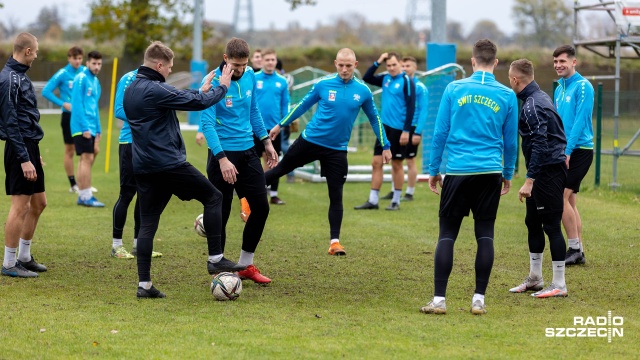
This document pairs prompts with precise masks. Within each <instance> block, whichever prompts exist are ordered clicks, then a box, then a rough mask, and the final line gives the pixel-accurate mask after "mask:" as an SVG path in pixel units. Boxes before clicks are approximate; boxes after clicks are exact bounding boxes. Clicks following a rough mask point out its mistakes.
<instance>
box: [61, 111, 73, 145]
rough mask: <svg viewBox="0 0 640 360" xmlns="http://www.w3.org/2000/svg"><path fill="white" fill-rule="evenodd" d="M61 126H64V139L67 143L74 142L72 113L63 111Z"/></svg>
mask: <svg viewBox="0 0 640 360" xmlns="http://www.w3.org/2000/svg"><path fill="white" fill-rule="evenodd" d="M60 126H61V127H62V139H63V140H64V143H65V144H67V145H72V144H73V136H71V113H70V112H66V111H63V112H62V116H61V117H60Z"/></svg>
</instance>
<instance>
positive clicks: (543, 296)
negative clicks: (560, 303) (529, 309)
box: [531, 291, 569, 299]
mask: <svg viewBox="0 0 640 360" xmlns="http://www.w3.org/2000/svg"><path fill="white" fill-rule="evenodd" d="M531 296H533V297H534V298H538V299H546V298H550V297H567V296H569V294H567V292H566V291H565V292H558V293H555V294H550V295H547V294H540V295H534V294H531Z"/></svg>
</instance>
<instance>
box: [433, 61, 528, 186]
mask: <svg viewBox="0 0 640 360" xmlns="http://www.w3.org/2000/svg"><path fill="white" fill-rule="evenodd" d="M517 146H518V102H517V100H516V94H515V93H514V92H513V91H512V90H511V89H509V88H507V87H506V86H504V85H502V84H500V83H499V82H497V81H496V79H495V77H494V76H493V74H491V73H488V72H484V71H476V72H474V73H473V75H471V76H470V77H468V78H466V79H462V80H457V81H454V82H452V83H450V84H449V85H447V87H446V89H445V91H444V93H443V95H442V100H441V102H440V108H439V109H438V116H437V118H436V123H435V130H434V134H433V141H432V143H431V159H430V160H431V161H430V164H429V174H430V175H431V176H435V175H437V174H438V173H439V169H440V164H441V161H442V153H443V151H444V150H445V147H446V150H447V152H448V160H447V169H446V174H447V175H474V174H491V173H502V176H503V177H504V178H505V179H507V180H511V177H512V176H513V171H514V167H515V162H516V156H517Z"/></svg>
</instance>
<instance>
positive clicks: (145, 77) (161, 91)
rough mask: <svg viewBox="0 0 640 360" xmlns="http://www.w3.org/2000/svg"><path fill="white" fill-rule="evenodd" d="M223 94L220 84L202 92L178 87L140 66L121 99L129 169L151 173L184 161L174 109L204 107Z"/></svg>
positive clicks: (212, 103)
mask: <svg viewBox="0 0 640 360" xmlns="http://www.w3.org/2000/svg"><path fill="white" fill-rule="evenodd" d="M226 93H227V87H226V86H224V85H221V86H218V87H215V88H211V90H210V91H209V92H207V93H206V94H201V93H198V90H178V89H176V88H175V87H173V86H171V85H168V84H166V83H165V79H164V76H162V75H161V74H160V73H159V72H157V71H155V70H153V69H151V68H148V67H146V66H140V68H138V75H137V76H136V79H135V80H134V81H133V82H132V83H131V84H130V85H129V87H127V91H126V92H125V93H124V100H123V106H124V112H125V115H126V116H127V119H129V125H130V126H131V136H132V140H133V143H132V144H133V146H132V150H133V172H134V173H136V174H148V173H155V172H160V171H166V170H170V169H174V168H176V167H178V166H181V165H183V164H185V163H186V162H187V151H186V149H185V147H184V140H183V138H182V134H181V133H180V124H179V122H178V117H177V116H176V110H184V111H199V110H204V109H206V108H208V107H210V106H212V105H214V104H215V103H217V102H218V101H220V100H221V99H222V98H224V96H225V95H226Z"/></svg>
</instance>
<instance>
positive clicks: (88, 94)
mask: <svg viewBox="0 0 640 360" xmlns="http://www.w3.org/2000/svg"><path fill="white" fill-rule="evenodd" d="M91 90H92V89H91V88H88V89H87V96H91Z"/></svg>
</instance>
